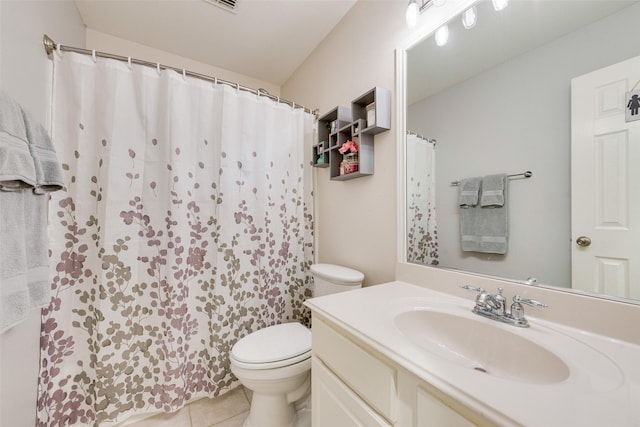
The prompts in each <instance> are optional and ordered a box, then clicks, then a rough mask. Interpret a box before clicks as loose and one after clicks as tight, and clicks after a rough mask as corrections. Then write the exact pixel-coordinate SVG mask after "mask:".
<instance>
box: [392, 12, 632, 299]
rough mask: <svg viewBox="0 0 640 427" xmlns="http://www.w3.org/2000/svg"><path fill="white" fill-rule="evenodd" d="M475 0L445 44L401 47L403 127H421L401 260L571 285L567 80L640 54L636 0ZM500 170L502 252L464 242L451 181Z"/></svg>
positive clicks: (411, 153)
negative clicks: (498, 4)
mask: <svg viewBox="0 0 640 427" xmlns="http://www.w3.org/2000/svg"><path fill="white" fill-rule="evenodd" d="M475 6H476V10H477V23H476V25H475V26H474V27H473V28H471V29H468V30H467V29H464V28H463V25H462V23H461V19H460V17H455V18H453V19H451V20H450V21H449V23H448V27H449V39H448V43H447V44H446V45H444V46H442V47H439V46H436V43H435V42H434V40H433V37H428V38H426V39H424V40H422V41H420V42H418V43H416V44H415V45H413V46H412V47H410V48H409V49H407V52H406V73H405V75H406V82H405V86H406V96H405V98H406V99H405V101H406V105H404V107H405V108H406V110H405V120H406V130H407V132H412V133H415V134H418V135H421V136H423V138H420V137H415V136H410V137H408V138H407V140H406V142H405V143H406V146H405V153H406V154H405V159H406V160H405V169H404V171H405V173H406V177H405V179H406V181H405V187H406V194H405V196H404V197H405V199H406V200H405V218H404V221H405V229H406V233H405V239H406V253H405V256H406V259H407V261H408V262H415V263H420V264H427V265H433V266H438V267H439V268H442V267H444V268H452V269H456V270H463V271H468V272H472V273H479V274H483V275H490V276H496V277H500V278H505V279H509V280H517V281H522V282H525V281H527V279H529V278H535V280H536V281H537V284H542V285H545V286H546V285H549V286H556V287H560V288H565V289H571V288H572V285H571V280H572V268H571V262H572V260H571V257H572V255H571V252H572V249H573V247H574V245H575V242H574V240H575V239H574V237H575V236H573V235H572V229H571V214H572V212H571V80H572V79H573V78H575V77H578V76H581V75H584V74H587V73H590V72H593V71H595V70H599V69H601V68H604V67H607V66H609V65H611V64H615V63H618V62H620V61H623V60H627V59H629V58H632V57H635V56H638V54H639V53H640V51H639V50H638V36H637V34H638V33H637V22H640V2H638V1H637V0H635V1H611V0H545V1H530V0H519V1H518V0H512V1H511V2H510V3H509V5H508V7H507V8H506V9H504V10H502V11H499V12H496V11H495V10H494V9H493V6H492V2H491V1H479V2H478V3H476V5H475ZM425 13H429V9H427V11H426V12H425ZM633 28H636V30H633ZM634 31H635V33H634ZM637 79H640V75H638V77H637ZM631 85H633V83H631ZM431 140H436V141H437V143H436V144H435V149H434V150H433V153H431V152H428V153H427V151H429V150H430V149H428V148H425V144H426V145H431V146H433V144H432V143H430V141H431ZM425 153H427V154H425ZM434 159H435V160H434ZM431 163H433V164H434V166H431ZM630 166H631V167H633V166H632V165H630ZM525 171H531V172H532V176H531V177H530V178H524V177H523V176H522V175H520V174H522V173H524V172H525ZM496 173H506V174H514V175H517V176H514V177H513V179H510V180H509V181H508V192H507V196H508V227H509V229H508V249H507V252H506V254H504V255H499V254H493V253H481V252H465V251H462V249H461V242H460V224H459V203H458V190H459V188H458V187H457V186H453V185H452V182H454V181H459V180H460V179H463V178H467V177H475V176H485V175H490V174H496ZM630 191H635V190H632V189H630ZM434 205H435V214H434V213H433V212H434V210H433V209H432V207H433V206H434ZM436 230H437V231H436ZM639 244H640V243H637V242H636V243H635V246H634V247H635V248H636V249H637V248H638V247H639V246H638V245H639ZM639 256H640V253H639ZM530 280H531V281H532V282H533V280H534V279H530ZM639 285H640V284H639ZM614 296H615V295H614Z"/></svg>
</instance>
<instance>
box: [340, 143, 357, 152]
mask: <svg viewBox="0 0 640 427" xmlns="http://www.w3.org/2000/svg"><path fill="white" fill-rule="evenodd" d="M338 152H339V153H340V154H345V153H346V152H349V153H357V152H358V144H356V143H355V142H354V141H347V142H345V143H344V144H342V147H340V148H339V149H338Z"/></svg>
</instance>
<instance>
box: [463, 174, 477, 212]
mask: <svg viewBox="0 0 640 427" xmlns="http://www.w3.org/2000/svg"><path fill="white" fill-rule="evenodd" d="M481 185H482V178H481V177H479V176H478V177H473V178H464V179H461V180H460V185H459V186H460V194H459V197H458V203H459V205H460V207H461V208H469V207H472V206H475V205H477V204H478V197H479V196H478V194H479V193H480V187H481Z"/></svg>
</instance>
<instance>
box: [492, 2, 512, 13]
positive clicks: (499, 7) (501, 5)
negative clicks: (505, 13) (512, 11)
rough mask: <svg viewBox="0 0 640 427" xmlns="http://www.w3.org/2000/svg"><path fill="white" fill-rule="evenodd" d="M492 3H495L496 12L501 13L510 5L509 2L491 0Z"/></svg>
mask: <svg viewBox="0 0 640 427" xmlns="http://www.w3.org/2000/svg"><path fill="white" fill-rule="evenodd" d="M491 2H492V3H493V8H494V9H495V10H496V12H499V11H501V10H502V9H504V8H505V7H507V6H508V5H509V0H491Z"/></svg>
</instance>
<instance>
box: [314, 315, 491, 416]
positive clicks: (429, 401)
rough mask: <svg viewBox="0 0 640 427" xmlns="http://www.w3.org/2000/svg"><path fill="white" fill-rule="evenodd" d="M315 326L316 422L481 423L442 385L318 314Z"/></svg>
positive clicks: (315, 318) (315, 316)
mask: <svg viewBox="0 0 640 427" xmlns="http://www.w3.org/2000/svg"><path fill="white" fill-rule="evenodd" d="M312 331H313V332H312V334H313V356H312V368H311V378H312V379H311V381H312V393H311V396H312V408H313V410H312V426H313V427H336V426H363V427H390V426H402V427H442V426H447V427H470V426H476V425H481V424H477V423H474V422H472V421H470V420H469V419H468V418H467V417H466V415H468V414H464V413H465V410H464V408H457V407H456V405H455V402H453V401H451V400H448V399H447V398H446V396H443V395H442V393H439V392H438V390H437V389H435V388H434V387H432V386H431V385H429V384H427V383H426V382H424V381H422V380H420V379H419V378H418V377H416V376H415V375H413V374H411V373H410V372H408V371H407V370H405V369H403V368H402V367H400V366H398V365H397V364H395V363H394V362H393V361H391V360H389V359H387V358H386V357H384V356H383V355H381V354H379V353H377V352H375V351H374V350H372V349H371V348H370V347H368V346H367V345H365V344H364V343H362V342H360V341H358V340H357V339H356V338H355V337H354V336H352V335H350V334H349V333H347V332H346V331H345V330H343V329H341V328H339V327H338V326H337V325H335V324H332V322H330V321H328V320H327V319H325V318H323V317H321V316H318V315H317V314H315V313H314V315H313V328H312ZM454 407H455V409H454ZM463 414H464V415H463Z"/></svg>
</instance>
